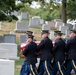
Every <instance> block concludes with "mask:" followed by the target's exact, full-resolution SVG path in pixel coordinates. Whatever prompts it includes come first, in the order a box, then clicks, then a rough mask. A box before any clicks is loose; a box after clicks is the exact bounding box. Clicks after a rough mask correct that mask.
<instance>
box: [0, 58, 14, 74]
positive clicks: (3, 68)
mask: <svg viewBox="0 0 76 75" xmlns="http://www.w3.org/2000/svg"><path fill="white" fill-rule="evenodd" d="M14 71H15V62H14V61H13V60H4V59H0V75H14Z"/></svg>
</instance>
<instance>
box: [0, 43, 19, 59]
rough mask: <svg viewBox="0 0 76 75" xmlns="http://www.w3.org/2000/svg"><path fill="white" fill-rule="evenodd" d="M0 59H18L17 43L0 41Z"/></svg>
mask: <svg viewBox="0 0 76 75" xmlns="http://www.w3.org/2000/svg"><path fill="white" fill-rule="evenodd" d="M0 59H12V60H18V59H19V57H17V44H14V43H0Z"/></svg>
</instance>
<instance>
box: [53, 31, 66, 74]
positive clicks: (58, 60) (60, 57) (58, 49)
mask: <svg viewBox="0 0 76 75" xmlns="http://www.w3.org/2000/svg"><path fill="white" fill-rule="evenodd" d="M54 36H55V44H54V47H53V49H52V51H53V53H54V60H55V62H54V66H53V75H56V73H57V71H59V73H60V74H61V75H64V73H63V70H62V64H63V62H64V60H65V42H64V40H63V39H62V38H61V36H62V33H61V32H60V31H54Z"/></svg>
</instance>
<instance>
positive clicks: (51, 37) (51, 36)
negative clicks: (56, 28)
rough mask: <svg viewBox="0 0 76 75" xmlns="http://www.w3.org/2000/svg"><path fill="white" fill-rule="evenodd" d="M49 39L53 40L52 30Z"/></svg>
mask: <svg viewBox="0 0 76 75" xmlns="http://www.w3.org/2000/svg"><path fill="white" fill-rule="evenodd" d="M50 39H51V40H54V32H50Z"/></svg>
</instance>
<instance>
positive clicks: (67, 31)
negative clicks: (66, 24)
mask: <svg viewBox="0 0 76 75" xmlns="http://www.w3.org/2000/svg"><path fill="white" fill-rule="evenodd" d="M69 35H70V30H66V33H65V36H66V38H68V37H69Z"/></svg>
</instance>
